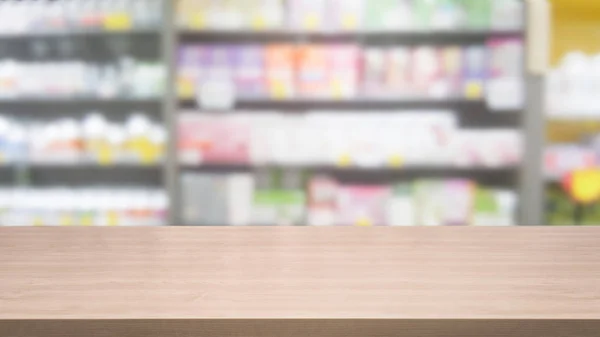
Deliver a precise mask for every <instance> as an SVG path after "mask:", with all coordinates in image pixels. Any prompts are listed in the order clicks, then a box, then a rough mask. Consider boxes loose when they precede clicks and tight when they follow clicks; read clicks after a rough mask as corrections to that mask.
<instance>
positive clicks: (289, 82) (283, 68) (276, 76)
mask: <svg viewBox="0 0 600 337" xmlns="http://www.w3.org/2000/svg"><path fill="white" fill-rule="evenodd" d="M265 56H266V70H267V90H268V93H269V97H270V98H272V99H290V98H294V97H295V96H296V86H295V60H296V50H295V48H294V47H293V46H291V45H269V46H267V48H266V52H265Z"/></svg>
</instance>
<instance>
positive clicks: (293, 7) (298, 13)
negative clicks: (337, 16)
mask: <svg viewBox="0 0 600 337" xmlns="http://www.w3.org/2000/svg"><path fill="white" fill-rule="evenodd" d="M327 3H328V1H327V0H289V1H288V13H289V14H290V16H291V17H290V18H289V20H290V23H291V28H292V30H297V31H323V30H325V29H327V28H330V27H328V25H327V22H328V21H327Z"/></svg>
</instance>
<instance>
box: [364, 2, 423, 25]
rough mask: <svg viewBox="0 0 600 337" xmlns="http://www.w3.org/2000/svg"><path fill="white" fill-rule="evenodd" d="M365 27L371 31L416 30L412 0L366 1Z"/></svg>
mask: <svg viewBox="0 0 600 337" xmlns="http://www.w3.org/2000/svg"><path fill="white" fill-rule="evenodd" d="M365 7H366V9H365V10H364V12H365V14H364V15H365V16H364V26H365V29H366V30H369V31H397V30H400V31H408V30H414V24H415V23H414V14H413V13H414V8H413V1H412V0H366V1H365Z"/></svg>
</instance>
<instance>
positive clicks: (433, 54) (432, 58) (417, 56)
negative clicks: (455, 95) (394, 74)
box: [411, 46, 444, 98]
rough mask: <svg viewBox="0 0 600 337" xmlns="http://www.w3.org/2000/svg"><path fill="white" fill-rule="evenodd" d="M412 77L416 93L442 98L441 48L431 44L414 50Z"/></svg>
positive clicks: (419, 95)
mask: <svg viewBox="0 0 600 337" xmlns="http://www.w3.org/2000/svg"><path fill="white" fill-rule="evenodd" d="M412 60H413V63H412V65H413V67H412V69H413V71H412V76H411V77H412V79H413V83H414V91H415V95H416V96H418V97H432V98H440V97H441V96H443V94H444V92H443V91H444V90H443V77H442V71H441V70H442V56H441V53H440V50H439V49H437V48H434V47H430V46H421V47H417V48H416V49H415V50H414V51H413V58H412Z"/></svg>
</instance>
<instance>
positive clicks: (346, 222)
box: [337, 186, 390, 226]
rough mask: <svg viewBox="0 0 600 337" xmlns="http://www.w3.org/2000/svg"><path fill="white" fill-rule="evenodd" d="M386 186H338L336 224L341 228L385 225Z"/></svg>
mask: <svg viewBox="0 0 600 337" xmlns="http://www.w3.org/2000/svg"><path fill="white" fill-rule="evenodd" d="M389 195H390V189H389V188H388V187H386V186H340V187H339V188H338V201H337V207H338V220H337V222H338V224H340V225H342V226H382V225H385V223H386V202H387V200H388V198H389Z"/></svg>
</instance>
